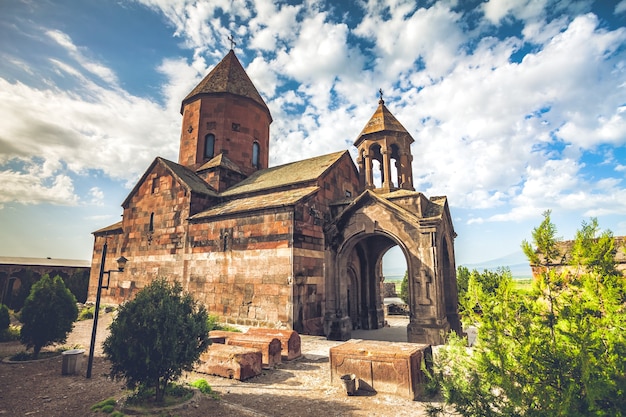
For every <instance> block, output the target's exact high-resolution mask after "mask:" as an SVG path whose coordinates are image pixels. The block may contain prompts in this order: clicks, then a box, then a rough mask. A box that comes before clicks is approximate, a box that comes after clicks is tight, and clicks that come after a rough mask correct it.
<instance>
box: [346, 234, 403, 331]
mask: <svg viewBox="0 0 626 417" xmlns="http://www.w3.org/2000/svg"><path fill="white" fill-rule="evenodd" d="M340 259H341V260H342V261H341V262H340V264H341V266H340V270H341V279H340V288H339V291H340V299H341V300H342V304H343V308H342V310H344V311H345V313H346V315H347V316H348V317H349V319H350V325H351V330H353V331H357V330H358V331H360V330H376V329H382V328H384V327H386V326H387V325H388V323H387V308H386V306H385V289H384V284H385V271H388V273H391V272H393V271H400V270H402V272H400V273H396V274H395V275H394V279H395V280H396V281H398V282H400V281H401V280H402V277H403V276H404V271H406V269H407V260H406V255H405V253H404V252H403V250H402V248H401V246H400V242H398V241H397V240H396V239H395V238H394V237H393V236H391V235H388V234H385V233H381V232H375V233H370V234H364V235H361V236H358V237H356V238H354V239H352V240H351V241H350V242H349V243H348V244H347V245H346V246H344V248H343V250H342V253H341V255H340ZM407 308H408V307H407ZM406 321H408V316H406ZM401 332H402V334H403V335H404V337H405V339H406V324H404V328H403V329H402V330H401ZM368 338H369V337H368Z"/></svg>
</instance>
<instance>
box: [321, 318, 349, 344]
mask: <svg viewBox="0 0 626 417" xmlns="http://www.w3.org/2000/svg"><path fill="white" fill-rule="evenodd" d="M324 333H325V334H326V338H327V339H328V340H349V339H350V336H351V335H352V320H350V317H348V316H343V317H336V316H332V317H326V318H325V319H324Z"/></svg>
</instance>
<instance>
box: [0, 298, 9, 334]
mask: <svg viewBox="0 0 626 417" xmlns="http://www.w3.org/2000/svg"><path fill="white" fill-rule="evenodd" d="M9 324H11V317H10V316H9V308H8V307H7V306H5V305H4V304H0V333H1V332H3V331H5V330H7V329H8V328H9Z"/></svg>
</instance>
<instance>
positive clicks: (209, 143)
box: [204, 133, 215, 158]
mask: <svg viewBox="0 0 626 417" xmlns="http://www.w3.org/2000/svg"><path fill="white" fill-rule="evenodd" d="M214 156H215V135H214V134H213V133H209V134H208V135H206V136H205V137H204V157H205V158H213V157H214Z"/></svg>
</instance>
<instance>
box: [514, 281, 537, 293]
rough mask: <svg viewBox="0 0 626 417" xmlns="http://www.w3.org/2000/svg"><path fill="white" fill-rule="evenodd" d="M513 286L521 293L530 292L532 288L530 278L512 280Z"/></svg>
mask: <svg viewBox="0 0 626 417" xmlns="http://www.w3.org/2000/svg"><path fill="white" fill-rule="evenodd" d="M513 285H515V289H516V290H518V291H521V292H530V290H531V289H532V286H533V279H532V278H523V279H514V280H513Z"/></svg>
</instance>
